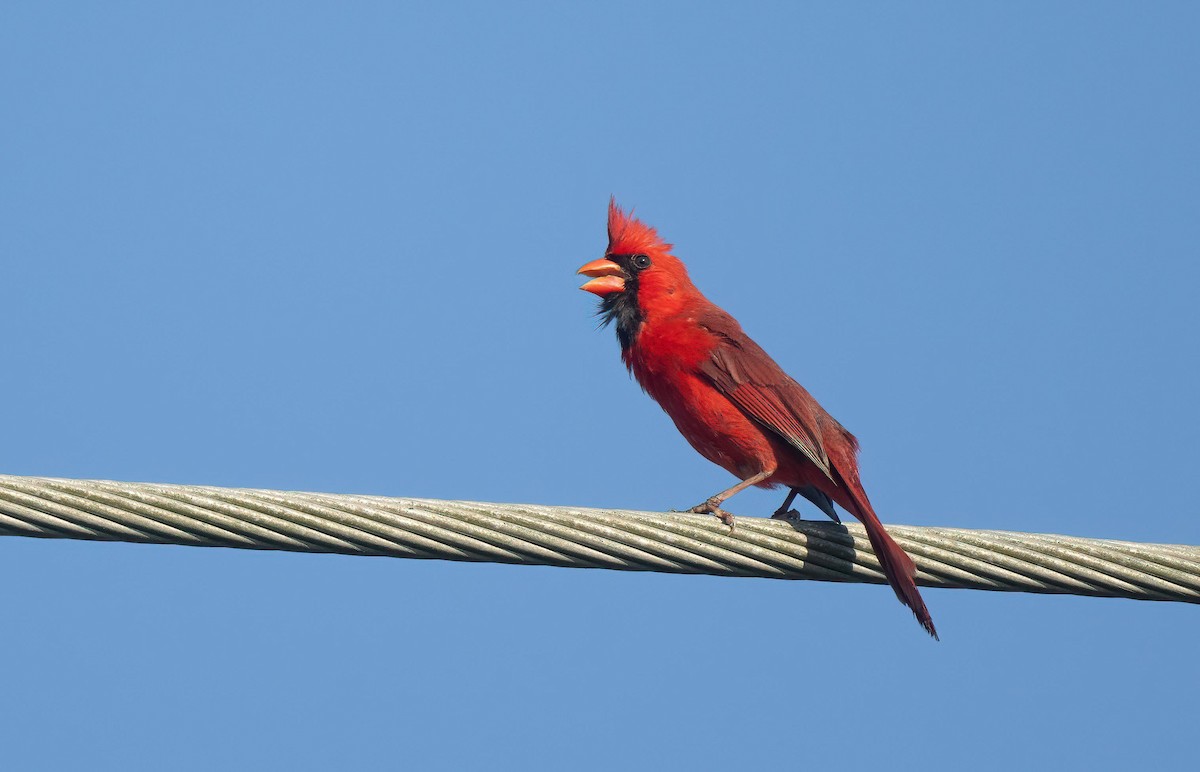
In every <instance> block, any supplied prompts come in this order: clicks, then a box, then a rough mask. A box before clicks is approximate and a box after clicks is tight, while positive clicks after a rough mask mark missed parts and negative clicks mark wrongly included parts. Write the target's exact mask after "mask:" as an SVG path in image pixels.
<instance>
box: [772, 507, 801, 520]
mask: <svg viewBox="0 0 1200 772" xmlns="http://www.w3.org/2000/svg"><path fill="white" fill-rule="evenodd" d="M771 519H772V520H786V521H788V522H789V523H794V522H796V521H797V520H803V519H804V518H803V517H801V516H800V513H799V512H797V511H796V510H794V509H784V508H783V507H780V508H779V509H777V510H775V514H773V515H771Z"/></svg>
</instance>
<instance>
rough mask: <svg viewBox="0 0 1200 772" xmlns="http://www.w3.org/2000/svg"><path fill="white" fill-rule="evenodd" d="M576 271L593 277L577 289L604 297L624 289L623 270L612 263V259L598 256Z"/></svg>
mask: <svg viewBox="0 0 1200 772" xmlns="http://www.w3.org/2000/svg"><path fill="white" fill-rule="evenodd" d="M576 273H581V274H583V275H584V276H592V277H595V278H593V279H592V280H591V281H589V282H585V283H584V284H583V286H581V287H580V288H579V289H581V290H585V291H587V292H590V293H592V294H593V295H599V296H600V297H604V296H605V295H611V294H613V293H614V292H624V291H625V272H624V271H622V270H621V266H619V265H617V264H616V263H614V262H613V261H612V260H606V259H604V258H600V259H599V260H593V261H592V262H590V263H588V264H587V265H585V266H583V267H582V268H580V269H579V270H578V271H576Z"/></svg>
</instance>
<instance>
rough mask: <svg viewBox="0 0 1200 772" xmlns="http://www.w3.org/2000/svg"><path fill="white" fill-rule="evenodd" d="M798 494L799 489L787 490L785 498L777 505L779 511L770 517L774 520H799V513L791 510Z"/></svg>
mask: <svg viewBox="0 0 1200 772" xmlns="http://www.w3.org/2000/svg"><path fill="white" fill-rule="evenodd" d="M799 493H800V489H799V488H789V489H788V495H787V498H786V499H784V500H783V503H782V504H780V505H779V509H777V510H775V514H773V515H771V517H772V518H773V519H775V520H792V519H796V520H799V519H800V513H799V512H797V511H796V510H794V509H792V502H793V501H795V500H796V496H797V494H799Z"/></svg>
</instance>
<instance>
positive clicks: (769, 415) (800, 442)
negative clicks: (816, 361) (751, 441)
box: [700, 312, 832, 479]
mask: <svg viewBox="0 0 1200 772" xmlns="http://www.w3.org/2000/svg"><path fill="white" fill-rule="evenodd" d="M700 324H701V325H702V326H703V327H705V328H707V329H708V330H709V331H710V332H713V333H714V334H715V335H716V337H717V339H718V344H717V346H716V348H714V349H713V351H712V353H711V355H710V356H709V358H708V359H707V360H706V361H704V362H703V363H701V365H700V371H701V373H702V374H703V375H704V376H705V377H706V378H707V379H708V380H709V381H710V382H711V383H712V384H713V386H715V387H716V388H717V390H719V391H720V392H721V393H723V394H724V395H725V396H726V397H728V398H729V400H730V401H731V402H733V403H734V404H735V405H737V406H738V407H739V408H741V410H742V411H743V412H745V413H746V414H747V415H748V416H750V417H751V418H753V419H754V420H755V421H757V422H758V423H759V424H761V425H762V426H764V427H766V428H767V429H769V430H770V431H772V432H774V433H775V434H777V435H778V436H779V437H781V438H782V439H783V440H785V441H786V442H787V443H788V444H789V445H791V446H792V447H794V448H795V449H796V450H798V451H800V452H801V453H803V454H804V455H805V456H806V457H807V458H808V459H809V460H810V461H812V462H813V463H814V464H816V465H817V468H818V469H820V470H821V471H822V472H823V473H824V474H825V475H826V476H828V477H830V479H832V473H831V470H830V465H829V456H828V454H827V453H826V452H825V447H824V445H823V444H822V442H821V430H820V420H821V417H822V415H823V414H824V411H823V410H822V409H821V407H820V406H819V405H818V404H817V402H816V400H814V399H813V398H812V395H810V394H809V393H808V391H806V390H805V388H804V387H803V386H801V385H800V384H798V383H796V382H795V381H794V380H792V378H791V377H790V376H789V375H788V374H787V373H785V372H784V371H783V369H782V368H781V367H780V366H779V365H777V364H776V363H775V361H774V360H773V359H771V357H769V356H768V355H767V352H765V351H763V350H762V348H761V347H759V345H758V344H757V343H755V342H754V341H753V340H751V339H750V337H749V336H747V335H746V333H744V332H742V329H741V327H740V326H739V325H738V323H737V322H736V321H735V320H734V319H733V317H731V316H729V315H728V314H725V313H724V312H720V313H719V314H712V315H710V316H709V317H706V318H705V319H703V320H700Z"/></svg>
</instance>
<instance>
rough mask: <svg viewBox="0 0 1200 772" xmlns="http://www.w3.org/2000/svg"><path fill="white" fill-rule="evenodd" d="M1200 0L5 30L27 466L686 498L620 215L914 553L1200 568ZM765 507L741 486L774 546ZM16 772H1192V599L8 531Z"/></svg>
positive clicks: (4, 187)
mask: <svg viewBox="0 0 1200 772" xmlns="http://www.w3.org/2000/svg"><path fill="white" fill-rule="evenodd" d="M1198 33H1200V11H1198V10H1197V7H1196V6H1195V5H1194V4H1187V3H1155V4H1152V5H1139V4H1106V3H1059V4H1044V3H989V4H956V3H933V4H928V3H927V4H909V5H905V6H898V5H892V4H882V3H865V4H864V3H855V4H850V3H845V4H833V3H830V4H823V5H801V4H790V3H750V4H741V5H739V6H738V7H737V8H734V7H732V6H729V7H718V6H715V5H705V6H701V5H700V4H693V3H661V4H659V3H655V4H645V3H620V2H610V3H604V4H592V5H589V6H584V5H583V4H577V5H574V6H568V5H567V4H562V5H551V4H546V5H541V4H528V3H515V4H503V5H499V4H496V5H493V4H469V3H468V4H455V5H443V4H435V3H421V4H411V5H402V4H390V3H378V4H372V3H358V4H341V3H330V4H324V5H317V4H294V3H254V4H244V3H201V4H175V3H143V4H136V3H119V4H78V5H71V4H64V5H51V4H45V3H6V4H5V6H4V8H3V9H2V10H0V103H2V104H3V105H4V120H3V121H0V169H2V181H0V271H2V273H3V275H2V282H0V293H2V295H0V297H2V298H3V309H4V311H3V314H0V345H2V349H0V351H2V352H3V361H4V362H5V364H6V365H7V367H6V368H5V373H4V375H3V377H2V378H0V405H3V407H2V408H0V409H2V410H3V423H4V427H5V431H4V440H5V441H4V442H2V443H0V472H4V473H10V474H28V475H47V476H57V477H78V478H106V479H117V480H149V481H160V482H178V483H197V484H212V485H225V486H253V487H266V488H284V489H298V490H320V491H333V492H358V493H371V494H382V495H397V496H424V497H436V498H462V499H474V500H483V501H489V500H490V501H517V502H537V503H548V504H555V503H560V504H576V505H586V506H611V507H626V508H637V509H649V510H665V509H669V508H679V507H686V506H690V505H692V504H694V503H696V502H698V501H700V500H701V499H703V498H705V497H706V496H708V495H709V494H711V493H713V492H715V491H717V490H719V489H721V488H724V487H726V486H727V485H728V484H729V483H730V478H729V477H728V475H726V473H725V472H723V471H722V470H720V469H718V468H717V467H715V466H713V465H711V464H709V463H708V462H707V461H704V460H703V459H701V458H700V457H699V456H697V455H696V454H695V453H694V452H693V451H692V450H691V449H690V448H689V447H688V446H687V445H686V443H685V442H684V441H683V440H682V439H681V438H680V437H679V436H678V434H677V433H676V432H675V430H674V428H673V427H672V425H671V424H670V421H669V420H668V419H667V418H666V417H665V416H664V415H663V414H662V413H661V411H660V410H659V409H658V408H657V407H656V406H655V405H654V404H653V403H652V402H651V401H650V400H649V399H648V398H647V397H645V396H644V395H643V394H641V393H640V391H639V390H638V388H637V386H636V385H635V384H633V383H632V382H631V381H630V380H629V378H628V376H627V375H626V374H625V373H624V371H623V370H622V368H621V366H620V364H619V360H618V351H617V344H616V342H615V340H614V338H613V335H612V333H611V331H608V330H605V331H603V332H597V331H596V330H595V329H594V328H595V320H594V319H593V318H592V312H593V310H594V303H593V299H592V298H591V297H590V296H588V295H585V294H584V293H580V292H578V291H577V290H576V287H577V285H578V284H579V280H578V278H577V277H576V276H574V270H575V269H576V268H577V267H578V266H579V265H580V264H581V263H583V262H585V261H587V260H590V259H593V258H595V257H597V256H599V255H600V253H601V250H602V249H603V247H604V212H605V206H606V204H607V200H608V197H609V195H610V194H612V195H615V196H616V197H617V199H618V200H619V201H620V202H621V203H622V204H623V205H626V206H633V207H636V209H637V212H638V214H639V215H640V216H642V217H644V218H645V219H646V220H647V221H648V222H650V223H651V224H653V225H655V226H657V227H658V228H659V229H660V231H661V232H662V234H663V235H664V236H665V237H666V238H667V239H668V240H669V241H672V242H674V243H675V244H676V246H677V250H676V254H678V255H679V256H680V257H681V258H682V259H684V260H685V261H687V263H688V265H689V267H690V269H691V272H692V275H693V278H694V279H695V281H696V282H697V284H698V285H699V286H700V287H701V288H702V289H703V290H704V291H705V292H706V293H707V294H708V295H709V296H710V297H711V298H712V299H713V300H715V301H716V302H718V303H719V304H721V305H722V306H724V307H725V308H726V309H727V310H729V311H730V312H732V313H733V314H734V315H736V316H737V317H738V318H739V319H740V320H741V322H742V324H743V326H744V327H745V328H746V329H747V331H748V332H750V334H751V335H753V336H754V337H755V338H756V339H757V340H758V341H759V343H761V344H762V345H763V346H764V347H765V348H766V349H767V350H768V351H770V352H771V353H772V354H773V356H774V357H775V358H776V359H777V360H778V361H779V362H780V363H781V364H782V365H783V366H784V367H785V368H786V369H787V370H788V371H789V372H791V373H792V374H793V375H794V376H796V377H797V378H798V379H799V380H800V381H801V382H802V383H804V384H805V385H806V386H807V387H808V388H809V389H810V390H811V391H812V392H813V393H814V394H815V395H816V396H817V397H818V398H819V399H820V400H821V401H822V402H823V403H824V404H825V406H826V407H827V408H828V409H829V410H830V411H831V412H832V413H833V414H834V415H835V416H837V417H838V418H839V419H840V420H841V421H842V422H843V423H845V424H846V425H847V426H848V427H850V428H851V429H852V430H853V431H854V432H855V433H856V434H858V436H859V438H860V439H861V441H862V443H863V447H864V451H863V457H862V467H863V474H864V479H865V482H866V484H867V487H868V490H869V491H870V493H871V497H872V499H873V501H874V503H875V505H876V509H878V511H879V512H880V514H881V516H882V518H883V519H884V521H885V522H898V523H912V524H924V525H953V526H963V527H975V528H1005V529H1013V530H1024V531H1039V532H1053V533H1067V534H1076V535H1085V536H1096V537H1107V538H1120V539H1129V540H1139V541H1155V542H1173V543H1188V544H1200V518H1197V517H1196V515H1197V507H1196V503H1195V491H1194V487H1195V486H1194V482H1195V480H1196V470H1197V468H1198V467H1200V442H1198V441H1197V436H1198V433H1197V427H1198V426H1200V407H1198V406H1197V404H1198V403H1197V400H1196V393H1197V381H1198V379H1200V367H1198V365H1197V356H1196V338H1197V333H1198V332H1200V313H1198V312H1197V308H1196V303H1197V291H1198V288H1200V268H1198V267H1197V258H1198V254H1197V244H1198V243H1200V145H1198V144H1197V141H1196V138H1197V137H1198V136H1200V108H1198V103H1197V100H1196V97H1195V95H1196V94H1198V93H1200V54H1198V53H1197V51H1198V49H1197V47H1196V44H1195V42H1196V39H1197V34H1198ZM777 498H778V496H777V494H775V493H773V492H771V493H768V492H759V491H753V492H748V493H745V494H742V495H740V496H738V497H737V498H736V499H734V500H733V501H732V502H731V509H733V510H734V511H735V512H737V513H738V514H744V515H753V514H767V513H769V512H770V511H771V510H773V509H774V507H775V506H776V505H777V503H778V502H777ZM0 583H2V584H3V586H4V587H5V588H7V592H5V593H4V595H5V601H4V603H3V616H2V619H3V631H4V633H3V635H0V658H2V659H3V661H4V662H5V663H6V666H5V667H4V668H0V739H2V741H3V746H4V756H5V757H6V765H7V766H10V767H11V768H13V769H18V768H35V767H38V768H74V769H79V768H89V769H114V770H115V769H120V770H128V769H161V768H163V767H164V765H165V766H169V767H171V768H173V769H197V770H200V769H213V768H217V767H218V765H223V766H226V767H231V768H248V767H250V766H254V767H258V768H278V769H320V768H329V767H330V766H331V765H339V766H342V767H343V768H344V767H345V766H347V765H348V766H350V767H354V768H363V769H370V768H377V769H389V768H402V767H404V768H407V767H413V768H417V767H419V768H431V769H437V768H445V769H451V768H482V767H492V768H497V767H500V768H503V767H508V768H561V767H562V766H564V765H567V764H569V765H571V766H573V767H576V768H581V769H611V768H614V767H618V766H620V767H626V766H632V767H643V768H648V767H664V766H665V767H668V768H670V767H682V766H684V765H686V766H689V767H694V768H741V767H749V766H753V767H773V768H774V767H779V766H789V765H790V766H801V765H804V766H813V767H815V768H827V767H828V768H839V769H847V768H851V769H852V768H859V767H866V766H880V765H885V764H886V765H887V766H888V767H889V768H900V769H907V768H914V769H915V768H920V769H923V770H930V769H962V768H965V767H967V766H969V767H970V768H974V769H983V770H987V769H1011V768H1013V767H1015V766H1021V767H1030V766H1032V767H1035V768H1049V767H1059V768H1068V769H1069V768H1085V767H1086V768H1089V769H1125V768H1129V767H1130V766H1132V765H1133V764H1134V763H1135V762H1136V763H1137V764H1138V765H1139V766H1150V765H1160V766H1165V767H1174V768H1180V767H1182V766H1185V765H1186V764H1189V763H1191V760H1194V748H1193V743H1192V735H1193V734H1194V727H1195V725H1196V721H1197V718H1198V716H1197V706H1196V702H1195V699H1194V692H1195V688H1196V685H1197V675H1198V668H1197V665H1196V658H1195V642H1196V640H1197V636H1198V635H1200V617H1198V616H1197V612H1196V609H1195V608H1193V607H1190V606H1184V605H1174V604H1153V603H1137V602H1132V601H1116V600H1097V599H1088V598H1071V597H1061V598H1056V597H1039V596H1030V595H1002V594H993V593H980V592H961V591H934V590H929V591H926V593H925V596H926V600H927V601H928V603H929V606H930V609H931V611H932V612H933V615H934V618H935V619H936V621H937V624H938V628H939V630H940V632H941V633H942V643H940V644H936V643H934V642H932V641H930V640H929V639H928V638H927V637H926V636H924V635H923V634H922V633H921V631H920V629H919V628H918V627H917V626H916V625H915V624H913V622H912V619H911V617H910V615H909V614H908V612H907V611H906V610H905V609H903V608H902V607H901V606H900V605H899V604H898V603H896V601H895V598H894V597H893V595H892V593H891V592H890V591H888V590H887V589H886V588H882V587H875V586H838V585H825V584H817V583H794V582H771V581H766V580H729V579H716V578H711V577H680V576H660V575H650V574H645V575H641V574H621V573H615V572H603V571H572V570H561V569H548V568H521V567H511V566H492V565H467V564H452V563H439V562H416V561H400V560H387V559H366V558H350V557H338V556H311V555H291V554H276V553H252V552H243V551H233V550H203V549H190V548H182V547H156V546H138V545H120V544H89V543H81V542H68V541H38V540H28V539H15V538H9V539H0Z"/></svg>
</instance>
